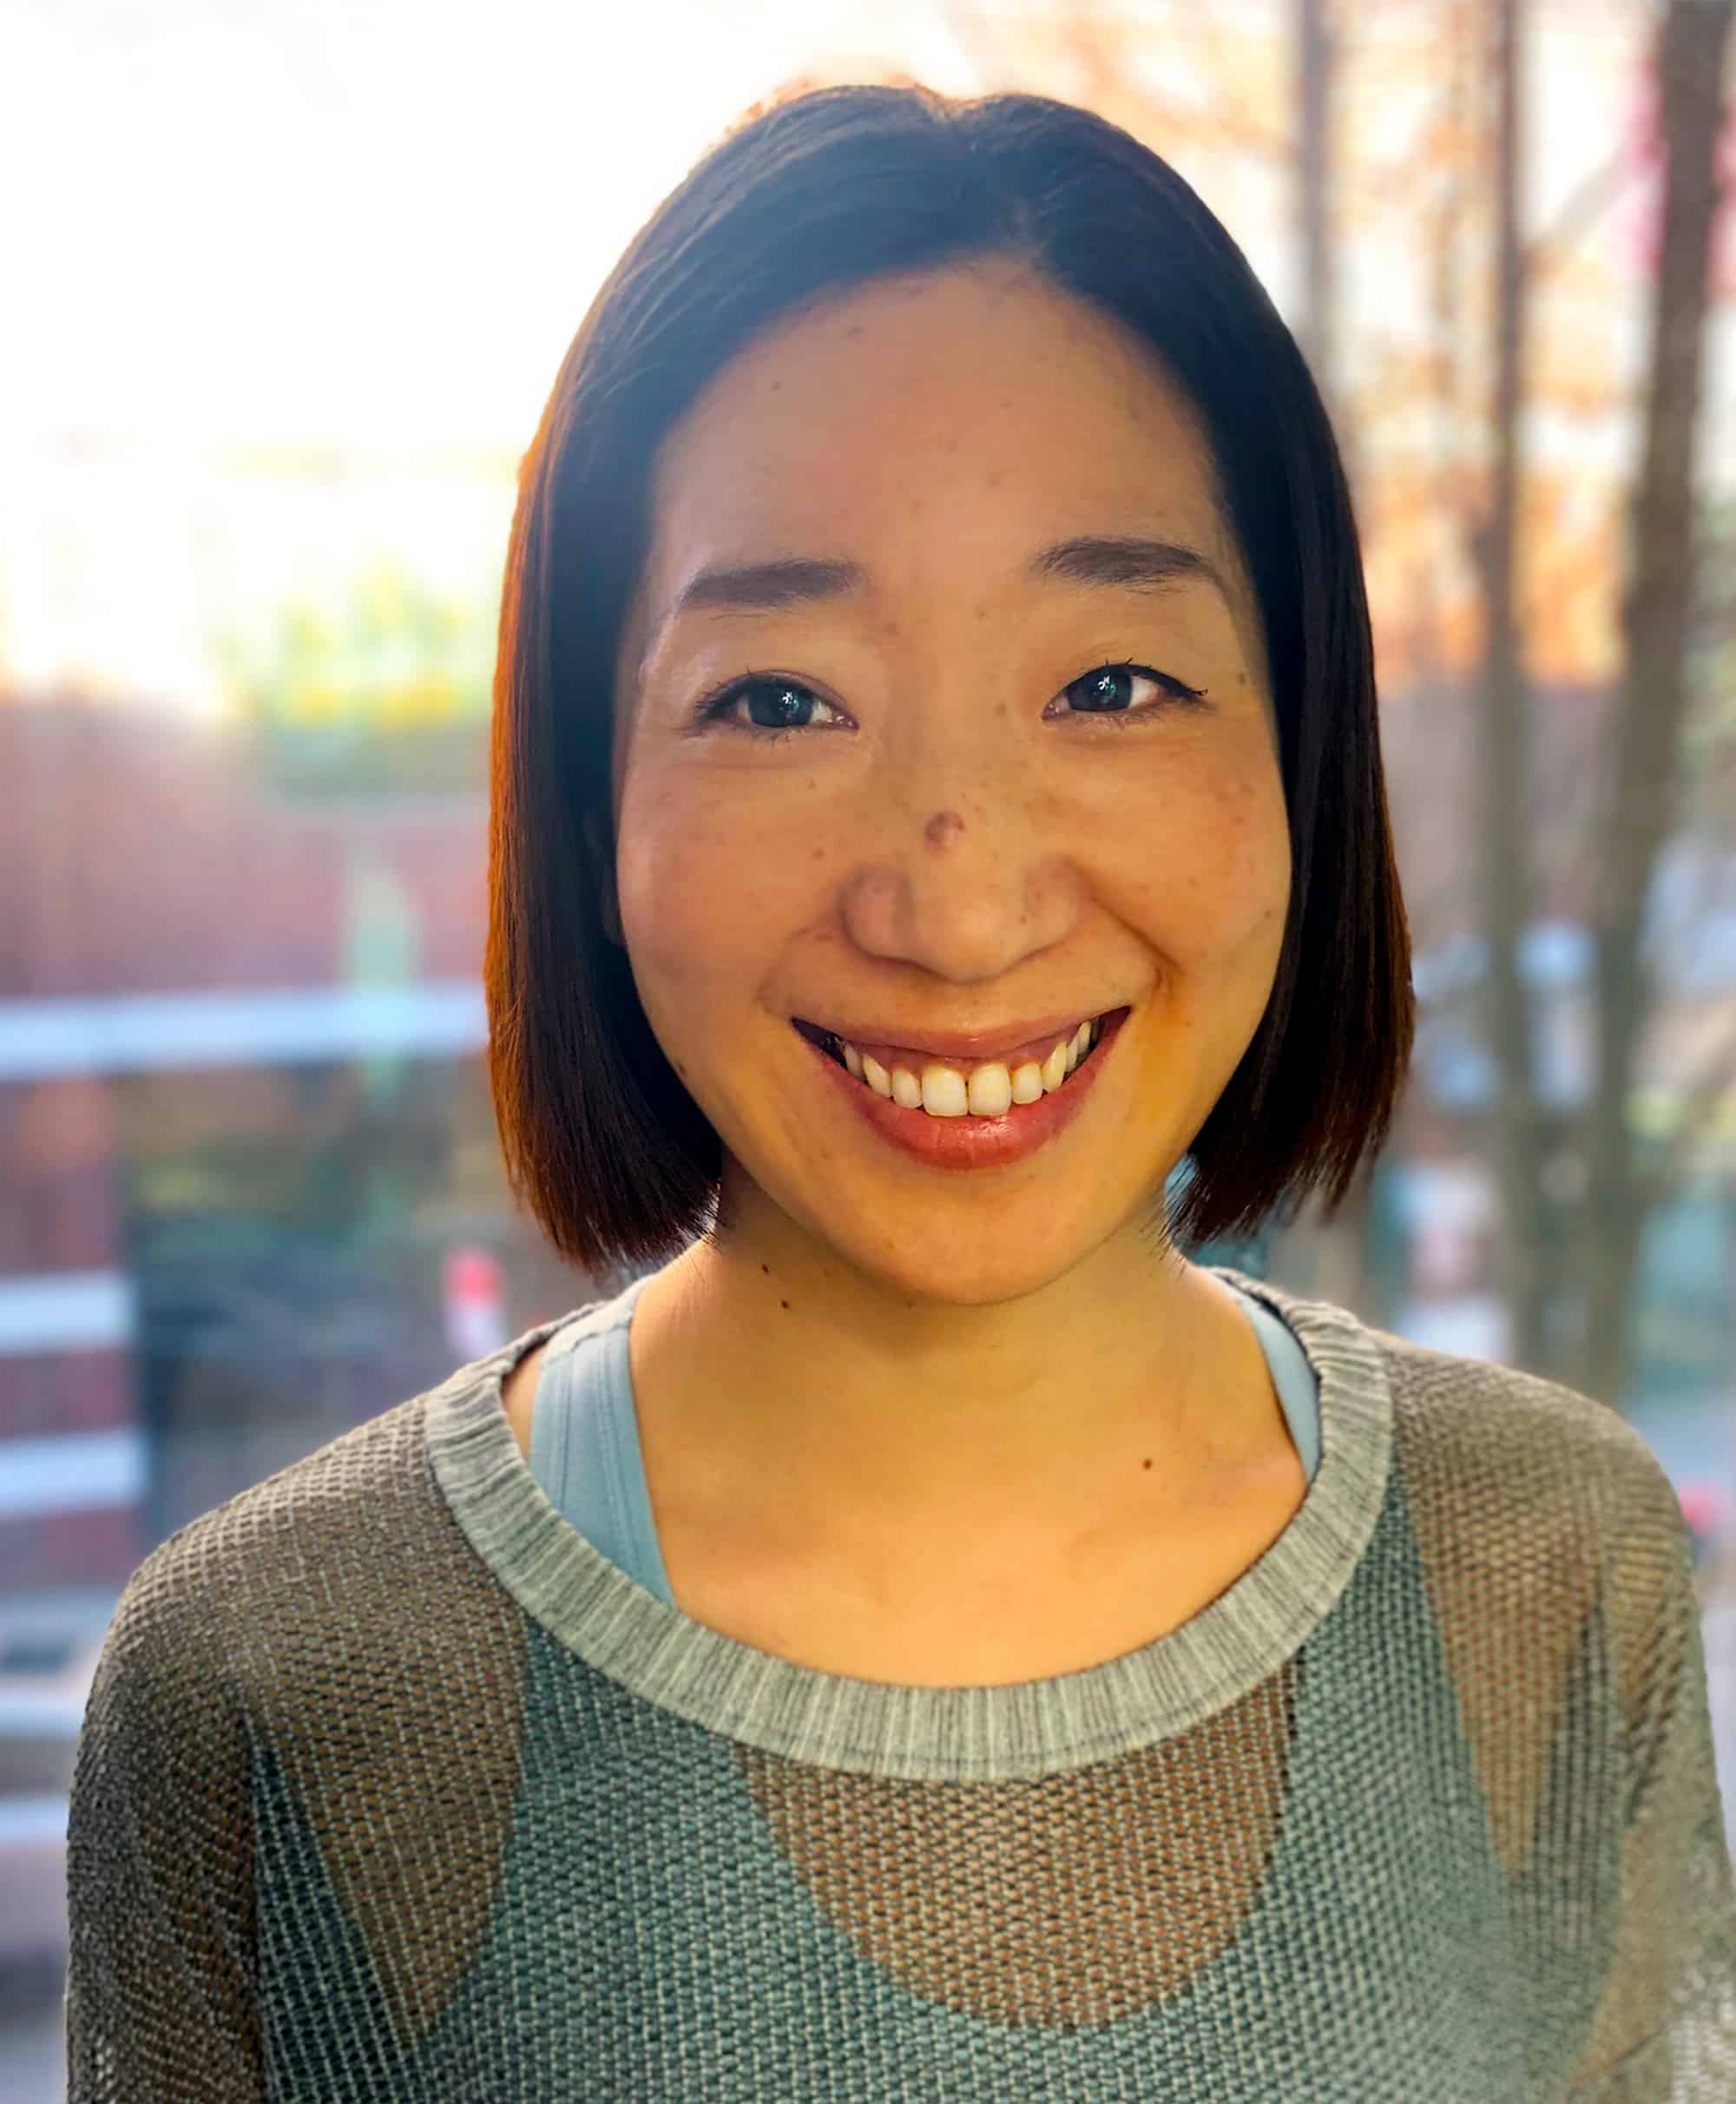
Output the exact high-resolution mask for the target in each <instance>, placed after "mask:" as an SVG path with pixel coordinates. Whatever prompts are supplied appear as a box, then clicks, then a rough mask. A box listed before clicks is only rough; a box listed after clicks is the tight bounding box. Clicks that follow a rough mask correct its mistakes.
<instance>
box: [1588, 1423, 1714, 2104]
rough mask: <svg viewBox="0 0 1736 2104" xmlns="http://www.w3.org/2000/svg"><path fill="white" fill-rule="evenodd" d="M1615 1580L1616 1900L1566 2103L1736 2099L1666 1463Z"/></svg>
mask: <svg viewBox="0 0 1736 2104" xmlns="http://www.w3.org/2000/svg"><path fill="white" fill-rule="evenodd" d="M1639 1517H1640V1522H1641V1523H1640V1525H1639V1527H1638V1529H1636V1532H1635V1534H1634V1535H1632V1536H1630V1537H1629V1544H1628V1549H1627V1555H1625V1556H1624V1558H1623V1560H1622V1563H1623V1570H1622V1577H1621V1582H1620V1583H1619V1585H1618V1588H1617V1596H1616V1610H1615V1611H1616V1621H1617V1627H1618V1633H1619V1634H1618V1646H1619V1649H1620V1652H1621V1660H1620V1665H1619V1668H1618V1670H1619V1673H1620V1678H1621V1686H1622V1706H1623V1710H1624V1713H1626V1716H1627V1726H1628V1732H1629V1753H1630V1758H1629V1761H1628V1765H1627V1777H1628V1782H1627V1792H1626V1795H1625V1800H1624V1803H1623V1806H1622V1831H1623V1834H1624V1837H1625V1838H1624V1843H1623V1847H1622V1852H1621V1899H1620V1912H1619V1916H1618V1919H1617V1923H1616V1930H1615V1943H1614V1954H1613V1956H1612V1961H1611V1965H1610V1969H1609V1972H1608V1976H1607V1978H1606V1982H1605V1987H1604V1994H1603V2001H1602V2006H1601V2009H1600V2012H1599V2025H1598V2030H1597V2034H1596V2035H1595V2036H1594V2040H1593V2042H1592V2048H1591V2050H1590V2051H1589V2052H1588V2055H1587V2063H1588V2064H1587V2066H1586V2067H1585V2068H1584V2070H1583V2079H1582V2080H1581V2081H1580V2082H1579V2083H1576V2084H1575V2087H1574V2088H1572V2089H1571V2090H1570V2092H1569V2096H1570V2099H1571V2100H1572V2104H1666V2101H1667V2100H1670V2099H1674V2098H1677V2097H1680V2098H1684V2099H1689V2098H1700V2097H1706V2098H1712V2097H1723V2096H1732V2097H1736V1890H1733V1881H1732V1871H1731V1856H1730V1849H1729V1844H1728V1842H1727V1840H1726V1832H1725V1824H1724V1812H1723V1806H1722V1803H1721V1801H1720V1794H1719V1787H1718V1776H1717V1767H1716V1761H1715V1757H1714V1752H1713V1737H1712V1718H1711V1709H1710V1703H1709V1700H1708V1695H1707V1683H1706V1647H1705V1639H1704V1636H1703V1634H1702V1632H1701V1621H1700V1601H1699V1597H1698V1594H1697V1592H1696V1588H1695V1586H1694V1580H1693V1549H1692V1545H1691V1537H1690V1535H1689V1534H1688V1529H1687V1522H1686V1520H1685V1519H1684V1518H1683V1516H1682V1513H1681V1509H1680V1503H1679V1502H1678V1501H1677V1498H1676V1495H1675V1492H1674V1489H1673V1487H1672V1486H1671V1485H1670V1483H1669V1481H1668V1478H1667V1476H1665V1475H1664V1472H1663V1470H1662V1469H1661V1467H1656V1466H1655V1464H1654V1470H1648V1471H1647V1492H1646V1496H1645V1497H1644V1499H1643V1500H1642V1502H1641V1510H1640V1514H1639Z"/></svg>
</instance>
